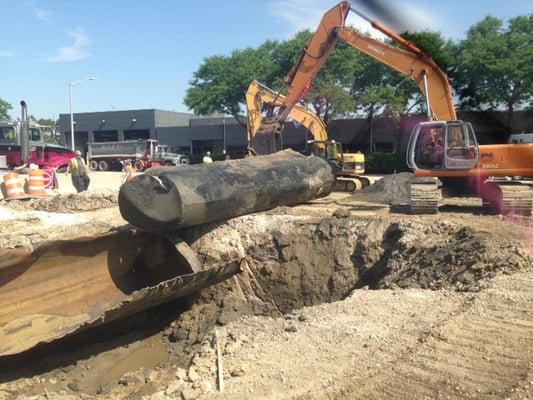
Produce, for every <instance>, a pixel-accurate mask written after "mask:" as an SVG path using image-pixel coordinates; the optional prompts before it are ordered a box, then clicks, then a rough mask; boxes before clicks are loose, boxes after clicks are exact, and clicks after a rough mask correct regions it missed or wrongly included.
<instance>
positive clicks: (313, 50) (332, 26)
mask: <svg viewBox="0 0 533 400" xmlns="http://www.w3.org/2000/svg"><path fill="white" fill-rule="evenodd" d="M350 10H353V9H352V8H351V6H350V3H349V2H348V1H343V2H340V3H339V4H338V5H336V6H335V7H333V8H332V9H331V10H329V11H328V12H327V13H326V14H324V17H323V18H322V20H321V21H320V25H319V26H318V28H317V30H316V32H315V34H314V35H313V37H312V38H311V40H310V41H309V42H308V44H307V45H306V46H305V48H304V51H303V53H302V56H301V57H300V59H299V61H298V62H297V63H296V64H295V65H294V67H293V68H292V69H291V71H290V72H289V74H288V75H287V76H286V78H285V82H286V83H287V84H289V90H288V92H287V96H286V102H285V104H284V106H285V109H284V112H283V113H282V114H281V115H280V121H281V122H283V121H285V119H286V118H287V117H288V115H289V113H290V110H291V108H292V107H293V106H294V105H295V104H296V103H297V102H298V101H299V100H301V99H302V98H303V97H304V96H305V95H306V93H307V91H308V90H309V89H310V88H311V85H312V82H313V79H314V78H315V77H316V75H317V74H318V72H319V71H320V69H321V68H322V67H323V66H324V64H325V63H326V61H327V60H328V58H329V56H330V54H331V52H332V51H333V50H334V48H335V47H336V45H337V43H338V42H339V41H340V42H344V43H346V44H348V45H350V46H351V47H354V48H355V49H357V50H359V51H362V52H363V53H365V54H367V55H369V56H371V57H373V58H374V59H376V60H378V61H379V62H381V63H383V64H385V65H387V66H389V67H391V68H392V69H394V70H396V71H398V72H399V73H401V74H403V75H404V76H407V77H408V78H410V79H411V80H413V81H414V82H415V83H416V85H417V86H418V88H419V89H420V91H421V92H422V94H424V96H425V97H426V100H427V102H428V105H429V107H428V108H429V110H430V111H431V114H430V117H431V118H432V119H434V120H447V121H450V120H456V119H457V116H456V113H455V107H454V103H453V96H452V89H451V86H450V84H449V82H448V78H447V77H446V75H445V74H444V72H443V71H442V70H441V69H440V68H439V67H438V65H437V64H436V63H435V62H434V61H433V60H432V59H431V58H429V57H428V56H427V55H426V54H424V52H423V51H422V50H420V49H419V48H418V47H416V46H415V45H414V44H413V43H411V42H409V41H408V40H406V39H403V38H402V37H400V36H399V35H398V34H396V33H394V32H393V31H392V30H390V29H389V28H387V27H386V26H385V25H383V24H382V23H381V22H379V21H376V20H371V19H370V18H368V17H367V16H365V15H364V14H362V13H361V12H359V11H356V10H353V11H354V12H356V13H357V14H358V15H359V16H361V17H363V18H364V19H366V20H367V21H369V22H370V23H371V25H372V27H374V28H375V29H377V30H379V31H380V32H382V33H384V34H385V35H387V36H388V37H389V38H390V39H392V40H393V41H394V42H395V43H396V44H398V45H399V46H401V47H402V48H399V47H395V46H392V45H390V44H387V43H384V42H381V41H379V40H375V39H372V38H370V37H367V36H365V35H361V34H360V33H358V32H356V31H354V30H352V29H349V28H346V27H345V22H346V17H347V15H348V13H349V11H350Z"/></svg>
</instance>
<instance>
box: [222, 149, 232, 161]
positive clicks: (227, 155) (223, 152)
mask: <svg viewBox="0 0 533 400" xmlns="http://www.w3.org/2000/svg"><path fill="white" fill-rule="evenodd" d="M222 155H223V156H224V161H229V160H231V158H230V156H229V154H228V153H226V150H222Z"/></svg>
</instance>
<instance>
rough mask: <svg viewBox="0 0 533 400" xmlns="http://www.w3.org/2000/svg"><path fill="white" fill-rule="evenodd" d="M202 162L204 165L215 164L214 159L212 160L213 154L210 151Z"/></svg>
mask: <svg viewBox="0 0 533 400" xmlns="http://www.w3.org/2000/svg"><path fill="white" fill-rule="evenodd" d="M202 162H203V163H204V164H211V163H212V162H213V159H212V158H211V152H210V151H208V152H207V153H205V156H204V158H203V160H202Z"/></svg>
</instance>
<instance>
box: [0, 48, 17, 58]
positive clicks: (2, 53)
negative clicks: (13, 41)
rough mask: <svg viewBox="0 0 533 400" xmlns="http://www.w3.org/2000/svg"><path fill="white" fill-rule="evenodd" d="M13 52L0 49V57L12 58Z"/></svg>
mask: <svg viewBox="0 0 533 400" xmlns="http://www.w3.org/2000/svg"><path fill="white" fill-rule="evenodd" d="M14 57H15V52H13V51H11V50H0V58H14Z"/></svg>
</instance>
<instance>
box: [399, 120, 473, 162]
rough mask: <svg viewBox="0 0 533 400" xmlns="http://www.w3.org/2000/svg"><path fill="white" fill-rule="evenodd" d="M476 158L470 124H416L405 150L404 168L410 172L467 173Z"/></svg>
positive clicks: (446, 122)
mask: <svg viewBox="0 0 533 400" xmlns="http://www.w3.org/2000/svg"><path fill="white" fill-rule="evenodd" d="M478 159H479V146H478V144H477V140H476V135H475V134H474V130H473V129H472V125H471V124H469V123H467V122H462V121H433V122H422V123H420V124H418V125H417V126H416V127H415V129H414V130H413V133H412V134H411V137H410V138H409V144H408V147H407V165H408V166H409V168H411V169H413V170H415V171H416V170H420V169H422V170H468V169H472V168H474V167H475V165H476V163H477V161H478Z"/></svg>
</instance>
